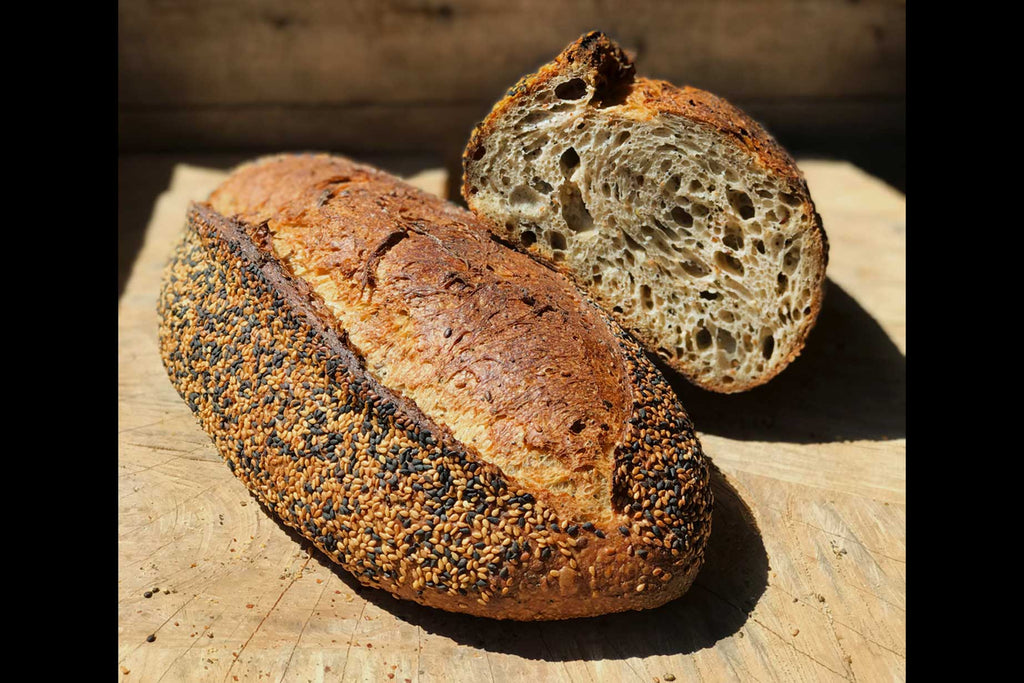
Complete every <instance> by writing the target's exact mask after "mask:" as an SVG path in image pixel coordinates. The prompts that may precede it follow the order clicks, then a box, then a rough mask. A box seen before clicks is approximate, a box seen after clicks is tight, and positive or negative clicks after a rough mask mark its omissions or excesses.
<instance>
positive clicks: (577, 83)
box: [555, 78, 587, 100]
mask: <svg viewBox="0 0 1024 683" xmlns="http://www.w3.org/2000/svg"><path fill="white" fill-rule="evenodd" d="M586 94H587V84H586V83H584V82H583V79H582V78H574V79H572V80H570V81H566V82H565V83H560V84H559V85H558V87H556V88H555V96H556V97H557V98H558V99H560V100H578V99H579V98H581V97H583V96H584V95H586Z"/></svg>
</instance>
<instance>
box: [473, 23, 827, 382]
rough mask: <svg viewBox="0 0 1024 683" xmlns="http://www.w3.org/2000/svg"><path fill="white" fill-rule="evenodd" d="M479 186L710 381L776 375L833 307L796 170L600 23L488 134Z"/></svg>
mask: <svg viewBox="0 0 1024 683" xmlns="http://www.w3.org/2000/svg"><path fill="white" fill-rule="evenodd" d="M463 166H464V177H463V186H462V193H463V196H464V197H465V199H466V201H467V203H468V205H469V208H470V209H472V210H473V211H474V212H476V213H477V214H479V215H481V216H482V217H485V218H487V219H489V220H491V221H493V223H494V225H495V229H496V230H498V231H499V234H500V235H501V236H502V237H504V238H505V239H508V240H510V241H512V242H514V243H515V244H516V245H519V246H521V247H522V248H525V249H528V250H529V251H530V252H531V253H534V254H536V255H537V256H539V257H542V258H544V259H547V260H548V261H549V262H550V263H552V265H553V266H554V267H556V268H559V269H560V270H562V271H563V272H565V273H566V274H567V275H569V276H571V277H572V278H573V279H574V280H575V281H576V282H577V284H579V285H580V286H581V287H582V288H584V289H585V290H586V291H587V293H588V294H589V295H590V296H591V297H592V298H593V299H594V300H595V301H596V302H597V303H598V304H600V305H602V306H603V307H604V308H605V309H606V310H607V311H609V312H610V313H611V314H612V315H613V317H614V318H615V319H616V320H617V321H618V322H619V323H620V324H621V325H622V326H623V327H625V328H626V329H628V330H630V331H631V332H632V333H634V334H635V335H636V336H637V338H639V339H640V340H641V341H642V342H643V343H644V344H645V345H646V347H647V349H648V350H649V351H650V352H651V353H656V354H658V355H659V356H661V357H662V358H663V359H664V360H665V361H666V362H668V364H669V365H671V366H672V367H673V368H674V369H675V370H677V371H678V372H680V373H682V374H683V375H684V376H686V378H687V379H689V380H690V381H692V382H693V383H695V384H697V385H698V386H701V387H703V388H705V389H710V390H712V391H719V392H725V393H732V392H737V391H743V390H746V389H750V388H752V387H755V386H758V385H761V384H764V383H765V382H767V381H768V380H770V379H771V378H772V377H774V376H776V375H777V374H778V373H779V372H781V371H782V370H783V369H784V368H785V367H786V366H787V365H788V364H789V363H790V362H791V361H792V360H793V359H794V358H796V356H797V355H798V354H799V353H800V350H801V349H802V347H803V345H804V342H805V340H806V338H807V335H808V333H809V332H810V330H811V328H812V327H813V325H814V322H815V320H816V319H817V316H818V312H819V311H820V309H821V301H822V296H823V287H824V282H825V265H826V262H827V260H828V243H827V241H826V237H825V232H824V229H823V228H822V225H821V218H820V216H819V215H818V213H817V211H815V208H814V204H813V202H812V201H811V197H810V194H809V192H808V190H807V184H806V183H805V182H804V179H803V177H802V175H801V174H800V171H799V169H798V168H797V167H796V164H795V162H794V161H793V160H792V158H790V156H789V155H788V154H787V153H786V151H785V150H783V149H782V147H780V146H779V145H778V143H777V142H776V141H775V140H774V139H773V138H772V137H771V136H770V135H769V134H768V133H767V132H766V131H765V130H764V129H763V128H762V127H761V126H760V125H758V123H757V122H755V121H754V120H753V119H751V118H750V117H749V116H747V115H746V114H744V113H743V112H741V111H740V110H739V109H737V108H736V107H733V106H732V105H730V104H729V103H728V102H726V101H725V100H723V99H721V98H718V97H716V96H714V95H712V94H710V93H707V92H704V91H703V90H698V89H696V88H692V87H685V88H677V87H675V86H673V85H671V84H670V83H666V82H664V81H657V80H652V79H647V78H641V77H637V76H635V69H634V66H633V63H632V62H631V61H630V59H629V57H628V56H627V55H626V53H625V52H623V51H622V49H620V48H619V46H617V45H616V44H615V43H614V42H613V41H612V40H610V39H609V38H608V37H607V36H605V35H604V34H602V33H600V32H592V33H589V34H587V35H585V36H583V37H581V38H580V39H579V40H577V41H576V42H574V43H573V44H571V45H569V46H568V47H567V48H566V49H565V50H564V51H563V52H562V53H561V54H559V55H558V56H557V57H556V58H555V60H554V61H553V62H551V63H550V64H547V65H545V66H543V67H541V69H540V70H539V71H538V72H537V73H535V74H531V75H529V76H526V77H524V78H523V79H522V80H520V81H519V83H517V84H516V85H515V87H513V88H512V89H511V90H509V92H508V94H507V96H506V97H505V98H504V99H502V100H501V101H500V102H498V103H497V104H496V105H495V106H494V109H493V110H492V111H491V113H490V114H489V115H488V116H487V118H486V119H485V120H484V121H483V122H482V123H481V124H480V125H479V126H478V127H477V128H476V130H474V132H473V135H472V137H471V139H470V141H469V144H468V145H467V147H466V150H465V153H464V155H463Z"/></svg>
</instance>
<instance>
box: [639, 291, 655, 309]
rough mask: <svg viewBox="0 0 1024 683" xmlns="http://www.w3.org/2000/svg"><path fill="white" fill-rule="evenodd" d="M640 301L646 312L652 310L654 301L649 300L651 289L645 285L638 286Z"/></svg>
mask: <svg viewBox="0 0 1024 683" xmlns="http://www.w3.org/2000/svg"><path fill="white" fill-rule="evenodd" d="M640 301H641V302H642V303H643V305H644V308H646V309H647V310H648V311H649V310H651V309H653V308H654V300H653V299H652V298H651V288H650V287H648V286H647V285H640Z"/></svg>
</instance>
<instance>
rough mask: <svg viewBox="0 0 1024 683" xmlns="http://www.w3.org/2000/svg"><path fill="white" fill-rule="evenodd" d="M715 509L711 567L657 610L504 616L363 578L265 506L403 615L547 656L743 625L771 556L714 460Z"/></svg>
mask: <svg viewBox="0 0 1024 683" xmlns="http://www.w3.org/2000/svg"><path fill="white" fill-rule="evenodd" d="M710 469H711V487H712V491H713V493H714V496H715V508H714V512H713V517H712V521H711V538H710V540H709V542H708V548H707V554H706V556H705V562H704V567H703V568H702V569H701V571H700V574H699V575H698V576H697V580H696V581H695V582H694V584H693V586H692V587H691V588H690V590H689V591H688V592H687V593H686V594H685V595H683V596H682V597H680V598H679V599H677V600H673V601H672V602H670V603H668V604H666V605H663V606H661V607H659V608H656V609H651V610H644V611H641V612H624V613H620V614H609V615H605V616H601V617H590V618H585V619H569V620H565V621H547V622H516V621H498V620H493V619H485V618H483V617H474V616H469V615H465V614H456V613H452V612H444V611H442V610H437V609H432V608H430V607H424V606H422V605H418V604H416V603H413V602H409V601H404V600H397V599H395V598H393V597H391V595H390V594H389V593H386V592H384V591H381V590H376V589H373V588H367V587H365V586H363V585H361V584H360V583H359V582H358V581H357V580H356V579H355V577H353V576H352V575H351V574H349V573H348V572H347V571H345V570H344V569H342V568H341V567H339V566H338V565H336V564H334V563H333V562H331V561H330V560H329V559H328V558H327V557H326V556H325V555H324V554H323V553H322V552H320V551H319V550H318V549H317V548H316V547H315V546H313V544H312V543H311V542H310V541H308V540H307V539H306V538H305V537H303V536H301V535H299V534H298V533H297V532H296V531H295V530H294V529H292V528H291V527H287V526H285V525H284V523H283V522H281V521H280V520H279V519H278V518H277V516H276V515H275V514H274V513H273V512H271V511H269V510H268V509H267V508H266V507H265V506H262V505H261V507H262V508H263V510H264V511H265V512H267V514H268V516H270V517H271V518H272V519H273V520H274V521H275V522H276V523H277V524H278V526H280V527H281V528H282V529H284V530H285V532H286V533H287V534H288V535H289V536H291V537H292V538H293V539H294V540H295V541H296V542H297V543H299V544H301V545H302V546H303V548H305V549H306V551H307V552H308V553H309V554H310V555H312V557H313V558H314V559H315V560H316V561H317V562H319V563H320V565H321V566H323V567H325V568H327V569H329V570H331V571H333V572H334V573H335V574H337V575H338V576H339V577H340V578H341V579H342V580H343V581H344V582H345V583H346V585H348V586H349V587H350V588H351V589H352V590H353V591H355V592H356V593H357V594H358V595H359V596H360V597H361V598H363V599H364V600H367V601H368V602H371V603H373V604H375V605H377V606H378V607H380V608H381V609H383V610H386V611H387V612H389V613H391V614H392V615H393V616H395V617H396V618H398V619H401V620H403V621H405V622H407V623H409V624H412V625H415V626H419V627H420V628H422V629H423V630H424V631H427V632H429V633H433V634H436V635H440V636H443V637H446V638H450V639H451V640H453V641H455V642H456V643H459V644H461V645H467V646H470V647H476V648H480V649H483V650H487V651H489V652H501V653H506V654H514V655H517V656H519V657H524V658H526V659H536V660H546V661H573V660H603V659H628V658H631V657H646V656H649V655H671V654H690V653H693V652H697V651H698V650H702V649H704V648H707V647H711V646H712V645H714V644H715V643H716V642H718V641H719V640H721V639H723V638H727V637H729V636H731V635H733V634H734V633H736V632H737V631H739V630H740V628H742V627H743V624H744V623H746V621H747V617H748V616H749V614H750V612H751V611H752V610H753V609H754V606H755V605H756V604H757V601H758V600H759V599H760V597H761V595H762V594H763V593H764V591H765V588H766V587H767V585H768V569H769V566H768V555H767V553H766V551H765V548H764V543H763V541H762V540H761V532H760V530H759V529H758V527H757V523H756V522H755V521H754V517H753V515H752V514H751V512H750V508H749V507H748V506H747V504H746V503H745V502H744V501H743V498H742V497H741V495H740V494H739V493H738V492H737V490H736V489H735V487H734V486H733V485H732V484H731V483H730V482H729V481H728V480H727V479H726V478H725V475H723V474H722V472H721V471H719V470H718V468H717V467H715V466H714V465H711V468H710Z"/></svg>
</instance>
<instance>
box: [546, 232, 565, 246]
mask: <svg viewBox="0 0 1024 683" xmlns="http://www.w3.org/2000/svg"><path fill="white" fill-rule="evenodd" d="M548 244H550V245H551V248H552V249H562V250H564V249H565V247H566V244H565V235H563V234H562V233H560V232H558V231H557V230H552V231H551V233H550V234H549V235H548Z"/></svg>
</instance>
